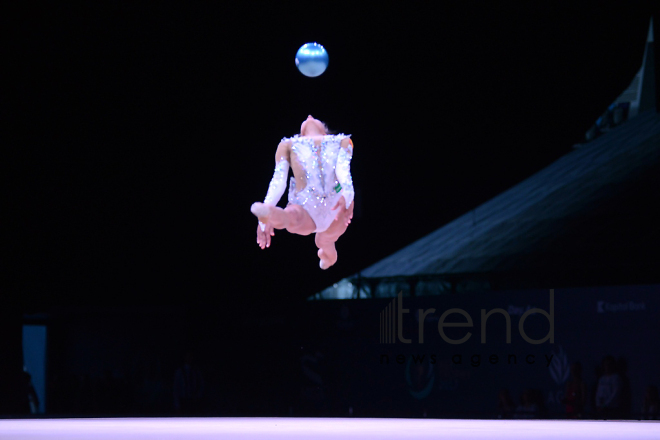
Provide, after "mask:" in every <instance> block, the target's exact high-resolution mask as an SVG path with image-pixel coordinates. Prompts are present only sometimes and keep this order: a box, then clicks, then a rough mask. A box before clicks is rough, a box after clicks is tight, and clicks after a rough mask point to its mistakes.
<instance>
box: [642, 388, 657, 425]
mask: <svg viewBox="0 0 660 440" xmlns="http://www.w3.org/2000/svg"><path fill="white" fill-rule="evenodd" d="M642 418H643V419H645V420H658V419H660V399H659V398H658V387H656V386H654V385H649V386H648V387H647V388H646V393H645V394H644V403H642Z"/></svg>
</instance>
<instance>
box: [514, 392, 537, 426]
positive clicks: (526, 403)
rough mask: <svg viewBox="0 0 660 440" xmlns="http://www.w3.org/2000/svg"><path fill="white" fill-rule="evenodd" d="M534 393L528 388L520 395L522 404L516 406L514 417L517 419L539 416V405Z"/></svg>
mask: <svg viewBox="0 0 660 440" xmlns="http://www.w3.org/2000/svg"><path fill="white" fill-rule="evenodd" d="M534 400H535V399H534V393H533V392H532V390H530V389H526V390H525V391H523V392H522V394H521V395H520V405H518V406H517V407H516V411H515V413H514V414H513V417H514V418H516V419H535V418H538V416H539V406H538V404H537V403H535V402H534Z"/></svg>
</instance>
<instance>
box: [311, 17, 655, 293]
mask: <svg viewBox="0 0 660 440" xmlns="http://www.w3.org/2000/svg"><path fill="white" fill-rule="evenodd" d="M652 26H653V24H652V22H651V27H650V28H649V36H648V39H647V45H646V50H645V54H644V60H643V63H642V67H641V69H640V71H639V73H638V74H637V75H636V76H635V78H634V79H633V81H632V83H631V85H630V87H628V89H626V91H624V93H622V95H621V96H620V97H618V98H617V100H615V102H614V103H613V104H612V105H611V106H610V107H609V108H608V109H607V111H606V112H605V113H604V115H603V116H602V117H601V118H599V120H598V121H597V122H596V124H594V126H593V127H592V128H591V129H590V130H589V131H588V132H587V135H586V139H587V142H585V143H584V144H579V145H576V146H575V147H574V149H573V151H571V152H570V153H568V154H566V155H564V156H563V157H561V158H560V159H559V160H557V161H555V162H554V163H552V164H550V165H549V166H547V167H546V168H545V169H543V170H541V171H539V172H538V173H536V174H534V175H533V176H531V177H529V178H527V179H526V180H524V181H522V182H520V183H519V184H517V185H515V186H514V187H512V188H510V189H509V190H507V191H505V192H503V193H501V194H499V195H498V196H496V197H494V198H493V199H491V200H489V201H487V202H486V203H484V204H482V205H481V206H478V207H476V208H475V209H473V210H471V211H469V212H467V213H465V214H464V215H462V216H461V217H459V218H457V219H455V220H454V221H452V222H450V223H448V224H446V225H444V226H443V227H441V228H440V229H438V230H436V231H434V232H432V233H431V234H429V235H427V236H425V237H423V238H420V239H419V240H417V241H415V242H414V243H412V244H410V245H408V246H406V247H404V248H403V249H401V250H399V251H398V252H395V253H394V254H392V255H390V256H389V257H386V258H384V259H383V260H381V261H379V262H377V263H375V264H373V265H372V266H370V267H367V268H365V269H364V270H362V271H360V272H359V273H358V274H355V275H354V276H352V277H349V278H345V279H343V280H341V281H339V282H337V283H335V284H334V285H333V286H331V287H328V288H327V289H325V290H323V291H321V292H319V293H317V294H315V295H312V296H311V297H309V299H310V300H314V299H346V298H372V297H392V296H396V295H397V294H398V292H403V294H404V295H435V294H442V293H446V292H457V291H475V290H479V291H483V290H493V289H502V288H536V287H543V288H547V287H560V286H564V287H568V286H571V287H577V286H579V285H581V286H589V285H607V284H620V283H625V284H631V283H639V282H645V281H648V282H657V281H658V279H656V278H657V277H658V276H660V273H658V271H657V268H659V267H660V257H659V256H658V255H657V252H655V250H657V249H658V248H660V228H659V227H658V225H660V217H659V216H658V214H655V211H660V210H658V209H657V207H658V206H660V191H659V189H660V114H659V113H658V109H657V108H656V97H655V72H654V64H655V63H654V54H653V32H652V29H653V27H652ZM624 98H626V100H624ZM654 277H655V278H654ZM549 284H551V285H549Z"/></svg>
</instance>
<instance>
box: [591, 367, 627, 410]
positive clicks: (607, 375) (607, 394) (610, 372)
mask: <svg viewBox="0 0 660 440" xmlns="http://www.w3.org/2000/svg"><path fill="white" fill-rule="evenodd" d="M622 388H623V383H622V381H621V376H619V373H618V372H617V371H616V361H615V360H614V357H612V356H606V357H605V358H604V359H603V375H602V376H601V377H600V379H598V387H597V388H596V411H597V413H598V415H599V417H602V418H606V419H611V418H616V417H619V416H620V413H621V391H622Z"/></svg>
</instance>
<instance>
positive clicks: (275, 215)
mask: <svg viewBox="0 0 660 440" xmlns="http://www.w3.org/2000/svg"><path fill="white" fill-rule="evenodd" d="M252 213H253V214H254V215H256V216H257V218H259V221H260V222H262V223H270V224H271V225H272V226H273V228H275V229H286V230H287V231H289V232H291V233H292V234H298V235H309V234H311V233H312V232H314V231H315V230H316V224H315V223H314V220H312V217H310V215H309V213H308V212H307V211H305V209H304V208H303V207H302V206H300V205H295V204H289V205H287V207H286V208H285V209H282V208H280V207H278V206H272V205H266V204H264V203H255V204H253V205H252Z"/></svg>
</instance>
